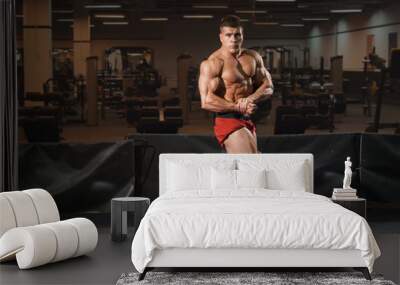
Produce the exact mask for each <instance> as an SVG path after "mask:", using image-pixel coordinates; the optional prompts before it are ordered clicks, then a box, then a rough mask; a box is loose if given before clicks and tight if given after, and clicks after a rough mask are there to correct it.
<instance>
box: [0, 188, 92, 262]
mask: <svg viewBox="0 0 400 285" xmlns="http://www.w3.org/2000/svg"><path fill="white" fill-rule="evenodd" d="M97 240H98V233H97V229H96V226H95V225H94V224H93V223H92V222H91V221H90V220H88V219H85V218H74V219H69V220H65V221H60V215H59V213H58V209H57V205H56V203H55V202H54V200H53V197H52V196H51V195H50V194H49V193H48V192H47V191H45V190H43V189H30V190H25V191H12V192H2V193H0V262H3V261H8V260H12V259H15V258H16V259H17V263H18V266H19V268H20V269H28V268H32V267H36V266H40V265H43V264H47V263H51V262H57V261H60V260H64V259H67V258H71V257H76V256H80V255H84V254H86V253H88V252H90V251H92V250H94V249H95V248H96V245H97Z"/></svg>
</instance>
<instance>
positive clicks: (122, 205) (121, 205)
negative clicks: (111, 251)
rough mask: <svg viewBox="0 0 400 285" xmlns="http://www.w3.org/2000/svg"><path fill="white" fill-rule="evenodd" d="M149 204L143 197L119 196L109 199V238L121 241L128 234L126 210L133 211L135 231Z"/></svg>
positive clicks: (147, 199) (148, 200)
mask: <svg viewBox="0 0 400 285" xmlns="http://www.w3.org/2000/svg"><path fill="white" fill-rule="evenodd" d="M149 205H150V199H149V198H145V197H119V198H113V199H112V200H111V239H112V240H113V241H123V240H125V239H126V237H127V234H128V212H133V215H134V219H135V220H134V227H135V232H136V230H137V228H138V227H139V224H140V221H141V220H142V218H143V216H144V214H145V213H146V211H147V209H148V208H149Z"/></svg>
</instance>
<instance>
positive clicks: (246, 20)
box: [240, 18, 250, 22]
mask: <svg viewBox="0 0 400 285" xmlns="http://www.w3.org/2000/svg"><path fill="white" fill-rule="evenodd" d="M248 21H250V20H249V19H244V18H240V22H248Z"/></svg>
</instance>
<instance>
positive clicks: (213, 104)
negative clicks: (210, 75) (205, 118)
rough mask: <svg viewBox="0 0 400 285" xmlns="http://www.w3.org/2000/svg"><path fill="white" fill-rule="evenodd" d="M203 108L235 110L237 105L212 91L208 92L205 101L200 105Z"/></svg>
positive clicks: (219, 110) (216, 110)
mask: <svg viewBox="0 0 400 285" xmlns="http://www.w3.org/2000/svg"><path fill="white" fill-rule="evenodd" d="M201 107H202V108H203V109H205V110H208V111H211V112H236V111H238V106H237V104H236V103H233V102H229V101H227V100H225V99H224V98H221V97H219V96H217V95H215V94H213V93H208V94H207V97H206V100H205V102H204V103H203V104H202V106H201Z"/></svg>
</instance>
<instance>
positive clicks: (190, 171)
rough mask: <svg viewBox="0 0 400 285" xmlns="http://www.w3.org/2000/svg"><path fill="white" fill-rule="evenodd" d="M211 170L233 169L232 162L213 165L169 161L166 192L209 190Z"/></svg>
mask: <svg viewBox="0 0 400 285" xmlns="http://www.w3.org/2000/svg"><path fill="white" fill-rule="evenodd" d="M211 168H216V169H232V170H233V169H235V162H234V161H225V160H220V161H215V162H214V163H213V164H207V163H204V162H203V161H202V162H197V163H196V162H191V161H187V160H171V161H168V163H167V171H168V175H167V189H168V190H167V191H185V190H209V189H211Z"/></svg>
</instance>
